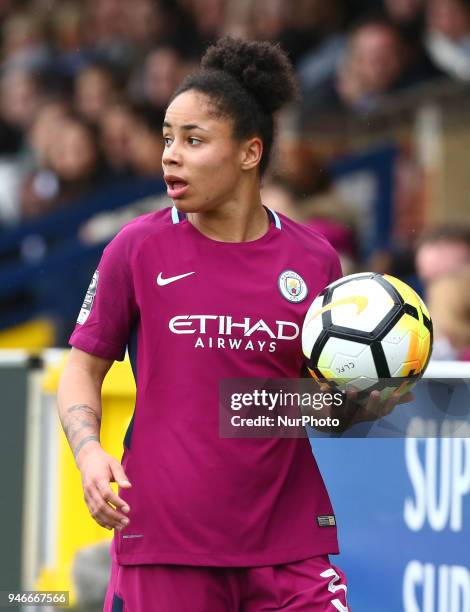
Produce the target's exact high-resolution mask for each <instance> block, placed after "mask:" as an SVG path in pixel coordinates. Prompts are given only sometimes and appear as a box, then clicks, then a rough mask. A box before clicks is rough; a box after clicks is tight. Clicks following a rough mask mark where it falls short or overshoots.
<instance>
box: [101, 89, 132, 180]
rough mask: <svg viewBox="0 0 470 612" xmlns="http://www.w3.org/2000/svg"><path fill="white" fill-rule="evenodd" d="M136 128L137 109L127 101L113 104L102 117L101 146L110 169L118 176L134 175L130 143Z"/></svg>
mask: <svg viewBox="0 0 470 612" xmlns="http://www.w3.org/2000/svg"><path fill="white" fill-rule="evenodd" d="M135 128H136V113H135V110H134V108H133V107H132V105H131V104H130V103H128V102H125V101H120V102H115V103H114V104H112V105H111V106H110V107H109V108H108V110H107V112H106V113H105V114H104V116H103V118H102V121H101V124H100V139H101V147H102V149H103V153H104V157H105V161H106V164H107V166H108V170H109V172H110V173H111V175H113V176H115V177H116V178H119V177H121V178H126V177H130V176H133V170H132V153H131V144H130V143H131V140H132V135H133V132H134V130H135Z"/></svg>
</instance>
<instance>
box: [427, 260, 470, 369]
mask: <svg viewBox="0 0 470 612" xmlns="http://www.w3.org/2000/svg"><path fill="white" fill-rule="evenodd" d="M427 306H428V308H429V313H430V315H431V317H432V321H433V328H434V348H433V358H434V359H458V360H461V361H470V264H469V263H467V264H466V265H465V266H463V267H462V266H459V267H458V268H457V269H454V270H453V271H452V272H449V273H445V274H443V275H440V276H438V277H436V278H434V279H433V280H432V281H431V282H430V283H429V286H428V289H427Z"/></svg>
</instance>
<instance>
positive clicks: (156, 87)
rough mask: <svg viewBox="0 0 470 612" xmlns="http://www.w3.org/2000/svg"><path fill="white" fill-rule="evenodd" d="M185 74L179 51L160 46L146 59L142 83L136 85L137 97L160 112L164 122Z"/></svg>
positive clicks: (170, 46)
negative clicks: (165, 110) (173, 94)
mask: <svg viewBox="0 0 470 612" xmlns="http://www.w3.org/2000/svg"><path fill="white" fill-rule="evenodd" d="M185 74H186V66H185V62H184V60H183V58H182V56H181V53H180V52H179V50H178V49H176V48H175V47H174V46H172V45H168V44H162V45H159V46H158V47H155V48H153V49H152V50H151V51H150V53H149V54H148V55H147V57H146V58H145V62H144V66H143V74H142V82H141V84H140V85H139V84H138V83H137V84H136V85H135V89H137V92H136V97H137V98H138V99H139V101H141V102H142V103H143V104H145V105H147V106H149V107H150V108H151V109H153V111H154V112H158V113H159V114H160V116H161V118H162V121H163V116H164V109H165V108H166V107H167V104H168V100H169V99H170V96H171V94H172V93H173V91H174V90H175V88H176V86H177V84H178V83H179V82H180V81H181V79H182V78H183V76H184V75H185ZM139 90H140V91H139Z"/></svg>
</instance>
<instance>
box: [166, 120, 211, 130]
mask: <svg viewBox="0 0 470 612" xmlns="http://www.w3.org/2000/svg"><path fill="white" fill-rule="evenodd" d="M163 127H167V128H171V127H172V125H171V123H168V121H164V122H163ZM181 129H182V130H202V131H203V132H207V131H208V130H206V129H205V128H203V127H201V126H200V125H196V124H195V123H187V124H186V125H182V126H181Z"/></svg>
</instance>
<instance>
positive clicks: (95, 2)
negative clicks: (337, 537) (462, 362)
mask: <svg viewBox="0 0 470 612" xmlns="http://www.w3.org/2000/svg"><path fill="white" fill-rule="evenodd" d="M224 34H229V35H232V36H236V37H242V38H245V39H258V40H273V41H278V42H279V43H280V44H281V45H282V47H283V48H284V49H285V50H286V51H287V52H288V53H289V56H290V57H291V59H292V61H293V63H294V65H295V68H296V71H297V75H298V79H299V83H300V89H301V93H302V98H301V100H300V101H299V102H298V104H296V106H295V107H292V108H289V109H287V110H286V111H285V112H283V113H282V115H281V116H280V117H279V130H278V141H277V146H276V148H275V151H274V155H273V159H272V163H271V166H270V170H269V172H268V176H267V177H266V179H265V181H264V194H263V197H264V200H265V202H266V204H268V205H270V206H271V207H273V208H275V209H277V210H279V211H281V212H283V213H285V214H287V215H289V216H291V217H293V218H295V219H298V220H300V221H302V222H305V223H308V224H310V225H311V226H312V227H313V228H314V229H316V230H317V231H319V232H320V233H323V234H324V235H325V236H326V237H327V238H328V239H329V240H330V241H331V242H332V244H333V246H335V247H336V248H337V250H338V252H339V253H340V255H341V257H342V260H343V266H344V272H345V273H351V272H354V271H360V270H375V271H379V272H389V273H391V274H394V275H396V276H399V277H400V278H402V279H403V280H405V281H407V282H410V283H411V284H412V285H413V286H415V287H416V288H417V289H419V291H421V292H422V294H423V295H425V296H426V299H427V300H428V302H429V306H430V308H431V311H432V313H431V314H433V315H434V320H435V327H436V352H435V355H436V356H440V357H443V358H456V357H457V358H461V359H467V358H470V301H469V300H470V298H469V296H470V290H469V289H470V286H469V283H470V273H469V269H468V268H466V266H467V265H468V266H470V229H469V228H470V224H469V222H468V221H467V219H468V216H469V211H470V206H469V187H470V178H469V175H470V173H469V172H468V168H467V165H468V161H467V160H468V154H467V152H468V146H470V105H469V104H468V102H469V99H470V97H469V94H470V84H469V81H470V0H328V2H325V1H324V0H296V2H294V3H293V2H289V1H288V0H132V2H130V1H126V0H60V1H59V0H29V1H26V0H25V1H22V0H0V60H1V63H0V346H16V345H18V344H20V345H21V344H26V345H34V344H35V343H36V344H41V343H42V344H55V345H58V346H64V345H65V344H66V340H67V337H68V335H69V334H70V331H71V329H72V327H73V322H74V320H75V318H76V314H77V311H78V310H79V306H80V300H81V298H80V297H79V296H82V295H83V294H84V292H85V290H86V286H87V284H88V281H89V278H90V277H91V274H92V272H93V269H94V266H96V262H97V260H98V259H99V253H100V252H101V249H102V247H103V245H104V244H105V243H106V242H107V241H109V240H110V239H111V238H112V236H113V235H114V234H115V233H116V232H117V231H118V230H119V228H120V227H121V226H122V225H123V223H125V222H126V221H128V220H130V219H132V218H133V217H134V216H136V215H139V214H142V213H144V212H147V211H150V210H155V209H158V208H161V207H163V206H168V205H170V204H171V202H170V201H169V200H168V199H167V198H166V196H164V189H163V185H162V183H161V161H160V158H161V152H162V137H161V123H162V118H163V115H164V110H165V106H166V104H167V102H168V99H169V97H170V95H171V93H172V91H173V90H174V88H175V87H176V85H177V84H178V83H179V82H180V80H181V79H182V78H183V76H184V75H185V74H187V73H188V72H189V71H191V70H193V69H195V68H196V67H197V65H198V61H199V59H200V57H201V55H202V53H203V52H204V50H205V49H206V47H207V45H208V44H210V43H211V42H212V41H214V40H216V39H217V38H218V37H220V36H221V35H224ZM431 285H432V290H431ZM34 321H41V325H42V327H41V326H40V327H39V328H38V327H34V325H33V324H32V323H31V322H34ZM45 321H47V326H46V328H45V327H44V325H45V323H44V322H45ZM38 330H39V331H38Z"/></svg>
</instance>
